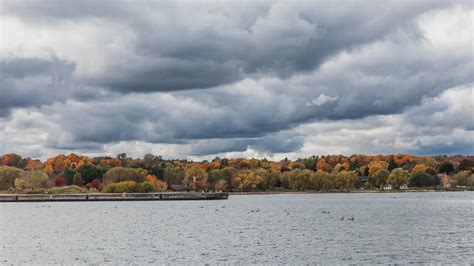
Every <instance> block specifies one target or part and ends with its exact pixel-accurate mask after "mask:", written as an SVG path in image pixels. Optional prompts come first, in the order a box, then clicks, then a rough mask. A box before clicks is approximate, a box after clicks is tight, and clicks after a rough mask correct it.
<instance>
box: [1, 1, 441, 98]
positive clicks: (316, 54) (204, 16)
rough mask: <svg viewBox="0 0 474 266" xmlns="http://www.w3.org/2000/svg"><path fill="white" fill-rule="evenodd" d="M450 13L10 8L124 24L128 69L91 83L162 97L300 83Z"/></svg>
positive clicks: (190, 6)
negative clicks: (348, 53) (263, 80)
mask: <svg viewBox="0 0 474 266" xmlns="http://www.w3.org/2000/svg"><path fill="white" fill-rule="evenodd" d="M447 5H448V4H447V3H442V4H440V3H433V2H423V3H407V4H405V5H400V4H398V3H387V2H372V3H371V4H370V5H360V4H359V3H358V2H344V3H343V4H342V3H340V2H337V1H336V2H312V1H303V2H284V1H281V2H262V3H259V4H258V5H250V4H248V3H241V4H238V3H231V4H229V5H224V4H218V3H214V4H209V3H207V4H204V3H189V2H172V3H169V2H147V3H143V2H129V1H99V2H97V1H68V2H57V1H42V2H38V1H6V2H5V8H4V9H5V10H4V12H5V13H6V14H12V15H16V16H19V17H21V18H22V19H23V20H25V21H27V22H30V23H38V22H39V23H50V24H59V25H63V24H67V23H71V22H72V23H74V22H77V21H83V20H88V19H89V20H91V21H94V20H93V19H96V20H105V21H112V23H115V24H119V25H122V26H123V27H124V28H126V29H128V30H129V31H130V32H131V33H132V34H133V36H134V37H133V40H132V41H130V42H129V46H128V47H124V48H123V49H124V50H127V51H128V53H125V54H121V55H119V56H120V57H123V58H122V59H123V60H120V62H118V61H117V60H116V58H115V57H113V56H112V57H111V58H109V59H108V60H109V62H108V63H109V64H108V65H107V67H106V68H105V69H104V70H103V71H102V72H101V73H100V74H98V75H94V76H92V77H88V79H87V82H88V83H89V84H90V85H92V86H103V87H107V88H109V89H111V90H116V91H120V92H134V91H135V92H152V91H174V90H186V89H196V88H211V87H215V86H218V85H221V84H227V83H231V82H234V81H237V80H239V79H241V78H242V77H243V76H244V75H277V76H279V77H282V78H287V77H291V76H293V75H295V74H298V73H300V72H307V71H310V70H313V69H315V68H317V67H318V66H319V65H320V64H321V63H322V62H324V60H326V59H328V58H330V57H331V56H333V55H335V54H337V53H338V52H340V51H343V50H351V49H354V48H357V47H358V46H359V45H362V44H365V43H369V42H372V41H374V40H377V39H381V38H384V36H386V35H387V34H389V33H390V32H392V31H393V30H395V29H399V28H400V27H405V28H407V29H411V30H415V31H416V27H413V25H411V23H412V19H413V17H415V16H416V15H418V14H420V13H423V12H425V11H427V10H430V9H433V8H437V7H441V6H447ZM236 9H239V10H241V11H235V10H236ZM329 10H331V12H328V11H329ZM368 18H370V19H368ZM249 22H250V23H249ZM99 25H101V24H99ZM99 25H98V26H99ZM117 38H120V36H117ZM116 61H117V62H116Z"/></svg>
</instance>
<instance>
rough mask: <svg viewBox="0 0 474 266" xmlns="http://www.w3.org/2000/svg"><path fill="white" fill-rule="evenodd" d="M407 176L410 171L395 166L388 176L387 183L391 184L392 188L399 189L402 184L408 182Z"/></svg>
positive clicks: (408, 176)
mask: <svg viewBox="0 0 474 266" xmlns="http://www.w3.org/2000/svg"><path fill="white" fill-rule="evenodd" d="M409 178H410V173H408V171H406V170H403V168H395V169H393V170H392V172H391V173H390V175H389V176H388V178H387V183H388V184H390V185H392V187H393V188H394V189H400V187H401V186H402V185H405V184H407V183H408V180H409Z"/></svg>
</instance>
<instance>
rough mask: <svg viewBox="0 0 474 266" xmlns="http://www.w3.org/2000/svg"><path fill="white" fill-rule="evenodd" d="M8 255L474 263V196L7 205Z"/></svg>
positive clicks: (2, 218) (140, 260) (44, 259)
mask: <svg viewBox="0 0 474 266" xmlns="http://www.w3.org/2000/svg"><path fill="white" fill-rule="evenodd" d="M322 211H329V213H322ZM351 216H353V217H354V221H351V220H348V219H347V218H349V217H351ZM341 217H344V218H345V219H344V220H341ZM0 248H1V249H0V263H2V264H4V263H7V264H8V263H13V264H17V263H40V264H44V263H65V264H69V263H109V264H116V263H137V264H144V263H158V262H170V263H192V262H209V263H216V262H222V263H231V264H232V263H240V264H248V263H271V264H273V263H288V264H296V263H318V262H320V263H321V262H322V263H329V264H336V263H337V264H341V263H342V264H344V263H361V264H367V263H395V262H396V263H446V262H447V263H473V262H474V193H473V192H456V193H383V194H382V193H366V194H355V193H353V194H304V195H288V194H285V195H245V196H230V198H229V200H225V201H169V202H159V201H152V202H55V203H54V202H52V203H0Z"/></svg>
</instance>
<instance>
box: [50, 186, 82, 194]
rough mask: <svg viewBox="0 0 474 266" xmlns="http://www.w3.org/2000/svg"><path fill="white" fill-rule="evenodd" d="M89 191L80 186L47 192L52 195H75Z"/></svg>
mask: <svg viewBox="0 0 474 266" xmlns="http://www.w3.org/2000/svg"><path fill="white" fill-rule="evenodd" d="M86 191H87V190H86V189H85V188H81V187H79V186H74V185H72V186H62V187H53V188H50V189H48V190H47V192H48V193H50V194H74V193H83V192H86Z"/></svg>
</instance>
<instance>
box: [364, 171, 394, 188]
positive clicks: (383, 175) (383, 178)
mask: <svg viewBox="0 0 474 266" xmlns="http://www.w3.org/2000/svg"><path fill="white" fill-rule="evenodd" d="M389 175H390V171H388V170H387V169H385V168H383V169H378V170H377V171H375V173H374V174H373V175H372V176H369V180H368V182H369V183H371V185H373V186H374V187H376V188H383V186H384V185H385V184H387V178H388V176H389Z"/></svg>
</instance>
